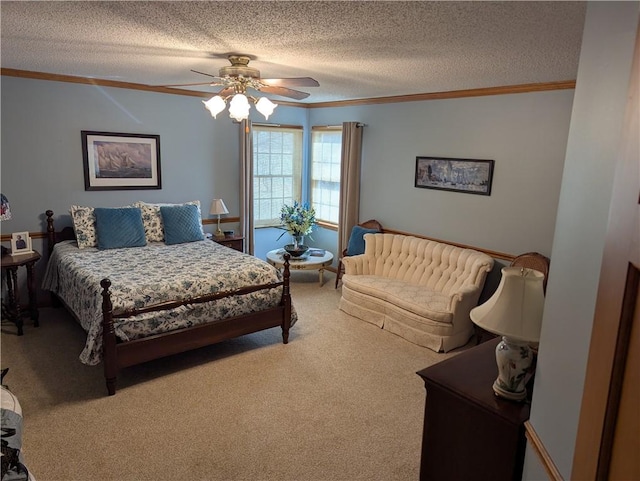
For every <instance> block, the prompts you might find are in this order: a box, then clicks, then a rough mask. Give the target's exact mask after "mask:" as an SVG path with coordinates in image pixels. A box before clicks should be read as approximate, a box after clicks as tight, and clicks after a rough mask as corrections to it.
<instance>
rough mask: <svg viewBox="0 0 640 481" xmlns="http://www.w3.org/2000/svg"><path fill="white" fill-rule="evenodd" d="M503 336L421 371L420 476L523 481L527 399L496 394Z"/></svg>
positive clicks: (443, 479)
mask: <svg viewBox="0 0 640 481" xmlns="http://www.w3.org/2000/svg"><path fill="white" fill-rule="evenodd" d="M498 342H500V338H497V339H492V340H490V341H488V342H485V343H484V344H480V345H479V346H476V347H473V348H471V349H469V350H468V351H465V352H462V353H460V354H458V355H457V356H455V357H452V358H449V359H446V360H444V361H442V362H440V363H438V364H436V365H434V366H431V367H428V368H426V369H423V370H422V371H419V372H418V375H419V376H420V377H422V379H424V383H425V387H426V390H427V401H426V406H425V415H424V428H423V429H424V431H423V437H422V458H421V465H420V480H421V481H427V480H437V481H447V480H463V479H465V480H466V479H469V480H471V479H473V480H487V481H500V480H520V479H521V477H522V466H523V463H524V453H525V446H526V440H525V436H524V422H525V421H526V420H527V419H529V403H527V402H525V403H518V402H513V401H508V400H505V399H501V398H498V397H496V395H495V394H494V393H493V388H492V385H493V381H494V380H495V378H496V377H497V375H498V366H497V365H496V358H495V348H496V345H497V344H498Z"/></svg>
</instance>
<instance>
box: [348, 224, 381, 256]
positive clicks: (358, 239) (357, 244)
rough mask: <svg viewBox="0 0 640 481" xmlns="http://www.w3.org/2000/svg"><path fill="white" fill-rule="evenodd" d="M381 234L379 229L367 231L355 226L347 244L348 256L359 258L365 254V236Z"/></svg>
mask: <svg viewBox="0 0 640 481" xmlns="http://www.w3.org/2000/svg"><path fill="white" fill-rule="evenodd" d="M377 232H380V231H379V230H378V229H367V228H365V227H362V226H359V225H354V226H353V229H352V230H351V236H350V237H349V243H348V244H347V255H348V256H357V255H359V254H362V253H364V235H365V234H375V233H377Z"/></svg>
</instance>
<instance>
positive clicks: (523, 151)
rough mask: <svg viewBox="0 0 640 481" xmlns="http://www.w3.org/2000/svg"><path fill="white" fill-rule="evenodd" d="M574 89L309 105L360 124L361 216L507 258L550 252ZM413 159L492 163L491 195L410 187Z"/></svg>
mask: <svg viewBox="0 0 640 481" xmlns="http://www.w3.org/2000/svg"><path fill="white" fill-rule="evenodd" d="M572 101H573V90H562V91H552V92H539V93H527V94H512V95H497V96H489V97H476V98H461V99H453V100H431V101H423V102H406V103H397V104H381V105H364V106H354V107H343V108H319V109H311V118H310V123H311V125H312V126H315V125H335V124H339V123H340V122H342V121H345V120H350V121H359V122H362V123H364V124H366V127H365V128H364V132H363V153H362V182H361V196H360V220H361V221H364V220H367V219H377V220H379V221H380V222H381V223H382V225H383V226H385V227H388V228H393V229H397V230H401V231H405V232H414V233H418V234H422V235H426V236H429V237H435V238H437V239H442V240H448V241H453V242H458V243H462V244H467V245H472V246H477V247H481V248H485V249H489V250H493V251H498V252H505V253H508V254H519V253H522V252H527V251H538V252H542V253H543V254H546V255H550V253H551V243H552V239H553V231H554V226H555V212H556V207H557V203H558V195H559V191H560V182H561V176H562V167H563V163H564V156H565V149H566V142H567V135H568V130H569V120H570V116H571V105H572ZM417 156H442V157H454V158H471V159H493V160H495V173H494V176H493V189H492V193H491V196H481V195H473V194H464V193H456V192H446V191H438V190H431V189H422V188H415V187H414V178H415V162H416V157H417Z"/></svg>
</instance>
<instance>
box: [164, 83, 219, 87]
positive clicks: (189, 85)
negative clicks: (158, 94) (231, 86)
mask: <svg viewBox="0 0 640 481" xmlns="http://www.w3.org/2000/svg"><path fill="white" fill-rule="evenodd" d="M194 85H217V84H216V83H215V82H196V83H192V84H173V85H157V87H193V86H194Z"/></svg>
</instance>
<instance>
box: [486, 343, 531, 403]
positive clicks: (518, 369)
mask: <svg viewBox="0 0 640 481" xmlns="http://www.w3.org/2000/svg"><path fill="white" fill-rule="evenodd" d="M496 363H497V364H498V377H497V379H496V380H495V382H494V383H493V392H494V393H495V394H496V396H499V397H501V398H504V399H508V400H510V401H523V400H524V399H525V398H526V397H527V389H526V384H527V382H528V381H529V378H530V373H531V365H532V364H533V353H532V352H531V349H530V348H529V344H528V343H526V342H520V341H514V340H512V339H509V338H507V337H506V336H505V337H503V338H502V341H501V342H500V343H499V344H498V345H497V346H496Z"/></svg>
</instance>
